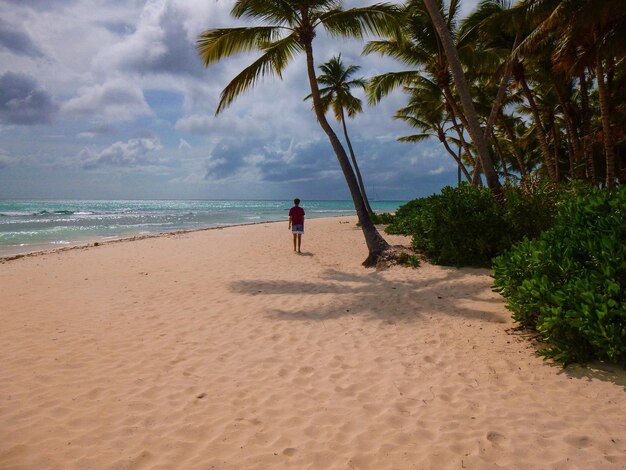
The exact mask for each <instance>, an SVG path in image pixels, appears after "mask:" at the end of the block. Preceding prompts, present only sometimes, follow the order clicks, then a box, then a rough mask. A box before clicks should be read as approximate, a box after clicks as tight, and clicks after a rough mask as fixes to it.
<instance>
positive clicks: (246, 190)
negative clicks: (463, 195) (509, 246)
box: [0, 0, 477, 200]
mask: <svg viewBox="0 0 626 470" xmlns="http://www.w3.org/2000/svg"><path fill="white" fill-rule="evenodd" d="M371 3H374V2H373V1H367V0H362V1H356V0H347V1H345V2H344V5H345V7H346V8H349V7H354V6H363V5H366V4H371ZM476 3H477V0H461V11H462V13H463V14H467V13H469V12H470V11H471V9H472V8H474V7H475V6H476ZM232 5H233V1H232V0H0V199H290V198H293V197H295V196H299V197H300V198H302V199H349V197H350V196H349V192H348V189H347V185H346V183H345V180H344V178H343V175H342V173H341V170H340V168H339V164H338V162H337V159H336V157H335V155H334V153H333V151H332V148H331V146H330V144H329V143H328V140H327V138H326V135H325V134H324V133H323V131H322V130H321V128H320V127H319V124H318V123H317V120H316V118H315V115H314V114H313V112H312V110H311V103H310V101H304V100H303V98H304V97H305V96H307V95H308V94H309V93H310V90H309V88H308V81H307V77H306V70H305V66H306V64H305V58H304V56H298V57H296V58H295V60H294V61H293V63H292V64H290V65H289V66H288V67H287V69H286V71H285V72H284V74H283V77H282V80H281V79H279V78H277V77H268V78H265V79H263V80H261V81H260V82H259V83H258V84H257V85H256V86H255V87H254V88H253V89H252V90H249V91H248V92H246V93H245V94H244V95H242V96H240V97H239V98H238V99H237V100H236V101H235V102H234V103H233V104H232V105H231V106H230V107H229V108H227V109H226V110H225V111H223V112H222V113H221V114H220V115H218V116H215V109H216V106H217V103H218V100H219V94H220V92H221V90H222V89H223V88H224V87H225V86H226V85H227V84H228V82H229V81H230V80H231V79H232V78H233V77H234V76H235V75H236V74H237V73H238V72H239V71H241V70H242V69H243V68H244V67H246V66H247V65H249V64H250V63H251V62H252V61H253V60H254V58H255V56H254V55H244V56H237V57H233V58H229V59H225V60H223V61H221V62H220V63H218V64H214V65H211V66H209V68H205V67H204V66H203V65H202V63H201V61H200V59H199V57H198V55H197V53H196V49H195V44H196V40H197V38H198V36H199V35H200V34H201V33H202V32H203V31H206V30H208V29H213V28H223V27H233V26H242V25H246V24H245V23H244V22H242V21H241V20H237V19H233V18H232V17H231V16H230V10H231V8H232ZM363 44H364V43H363V42H359V41H351V40H340V41H338V40H337V39H333V38H329V37H327V36H325V35H324V34H323V32H320V33H319V34H318V36H317V37H316V38H315V41H314V44H313V47H314V53H315V60H316V66H319V65H320V64H322V63H323V62H325V61H327V60H328V59H330V58H331V57H332V56H334V55H337V54H341V56H342V58H343V60H344V63H346V64H354V65H358V66H360V67H361V69H360V70H359V73H358V76H362V77H365V78H367V77H371V76H374V75H376V74H379V73H384V72H388V71H393V70H402V69H403V67H402V66H401V65H400V64H398V63H396V62H394V61H393V60H391V59H383V58H381V57H380V56H376V55H369V56H363V55H361V51H362V48H363ZM354 94H355V95H356V96H359V97H360V98H362V99H363V101H364V112H363V113H361V114H359V115H357V116H356V117H355V118H354V119H350V120H348V122H347V125H348V132H349V134H350V138H351V141H352V144H353V146H354V149H355V153H356V155H357V159H358V161H359V166H360V168H361V171H362V174H363V179H364V180H365V184H366V188H367V191H368V192H369V196H370V198H372V199H380V200H409V199H412V198H415V197H419V196H425V195H429V194H432V193H434V192H437V191H438V190H439V189H440V188H441V187H443V186H445V185H448V184H452V185H453V184H455V182H456V164H455V163H454V161H453V160H452V158H450V157H449V156H447V154H445V151H444V150H443V148H442V147H441V145H440V144H439V143H438V142H436V141H426V142H422V143H419V144H415V143H402V142H398V141H397V138H398V137H400V136H403V135H409V134H411V133H413V131H412V129H411V128H410V127H408V126H407V125H406V124H405V123H403V122H401V121H397V120H394V119H393V114H394V112H395V110H396V109H398V108H400V107H401V106H403V104H404V98H403V96H402V95H401V93H399V92H397V93H394V94H392V95H391V96H389V97H387V98H385V99H383V101H382V102H381V103H380V104H378V105H376V106H375V107H368V106H366V100H365V97H364V96H363V93H362V92H360V91H358V90H355V91H354ZM329 118H330V122H331V124H332V125H333V127H334V129H335V132H337V133H338V134H339V133H340V132H341V127H340V125H339V123H337V122H336V121H335V120H334V118H332V116H329Z"/></svg>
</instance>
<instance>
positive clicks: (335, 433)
mask: <svg viewBox="0 0 626 470" xmlns="http://www.w3.org/2000/svg"><path fill="white" fill-rule="evenodd" d="M386 238H387V239H388V241H389V242H390V243H392V244H408V239H405V238H403V237H393V236H386ZM302 249H303V253H302V255H297V254H294V253H293V252H292V251H291V250H292V246H291V235H290V233H289V232H288V229H287V223H286V222H284V223H265V224H258V225H250V226H240V227H232V228H223V229H216V230H207V231H197V232H191V233H183V234H172V235H163V236H160V237H152V238H145V239H142V240H135V241H124V242H116V243H110V244H104V245H100V246H91V247H88V248H79V249H72V250H66V251H61V252H53V253H47V254H39V255H35V256H27V257H23V258H19V259H14V260H10V261H4V262H1V263H0V294H1V295H0V321H1V324H2V328H1V329H0V352H1V354H2V366H1V367H0V399H1V401H0V468H2V469H57V468H58V469H126V468H129V469H172V468H181V469H282V468H290V469H413V468H414V469H448V468H449V469H462V468H467V469H483V468H486V469H491V468H519V469H623V468H626V371H624V370H623V369H620V368H617V367H611V366H606V365H599V364H594V365H591V366H589V367H584V368H583V367H580V366H573V367H570V368H567V369H562V368H561V367H560V366H556V365H552V364H550V363H548V362H544V361H543V360H542V359H541V358H539V357H537V356H536V355H535V349H536V346H535V345H534V344H533V342H532V341H531V340H530V339H529V338H528V337H527V336H526V335H524V334H523V333H521V332H518V331H515V330H514V327H515V325H514V324H513V322H512V321H511V319H510V314H509V312H508V311H507V310H506V309H505V307H504V303H503V301H502V299H501V298H500V297H499V295H497V294H495V293H493V292H492V291H491V289H490V285H491V278H490V272H489V271H487V270H475V269H461V270H459V269H453V268H444V267H438V266H432V265H429V264H426V263H424V264H423V265H422V267H421V268H419V269H417V270H414V269H410V268H404V267H398V266H395V267H391V268H389V269H384V270H375V269H366V268H363V267H362V266H361V264H360V263H361V262H362V261H363V260H364V259H365V257H366V255H367V250H366V247H365V243H364V240H363V237H362V234H361V231H360V229H358V228H357V227H356V226H355V218H354V217H341V218H328V219H316V220H309V221H307V224H306V233H305V235H304V236H303V246H302Z"/></svg>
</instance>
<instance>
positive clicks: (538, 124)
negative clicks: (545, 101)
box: [519, 73, 557, 183]
mask: <svg viewBox="0 0 626 470" xmlns="http://www.w3.org/2000/svg"><path fill="white" fill-rule="evenodd" d="M519 83H520V85H521V86H522V91H523V92H524V96H525V97H526V100H527V101H528V106H530V111H531V113H532V115H533V119H534V120H535V129H536V130H537V138H538V139H539V146H540V147H541V155H542V156H543V164H544V165H545V166H546V170H548V176H549V177H550V180H551V181H552V182H554V183H556V182H557V176H556V172H555V168H554V165H553V164H552V156H551V155H550V146H549V145H548V137H547V136H546V132H545V131H544V128H543V124H542V119H541V115H540V114H539V108H537V103H535V98H534V97H533V94H532V92H531V91H530V87H529V86H528V83H526V78H525V77H524V74H523V73H521V74H520V76H519Z"/></svg>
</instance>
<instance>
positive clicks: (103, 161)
mask: <svg viewBox="0 0 626 470" xmlns="http://www.w3.org/2000/svg"><path fill="white" fill-rule="evenodd" d="M162 148H163V146H162V145H161V142H160V140H159V138H158V137H146V138H135V139H130V140H128V141H126V142H115V143H114V144H113V145H111V146H109V147H107V148H105V149H104V150H102V151H101V152H94V151H92V150H90V149H88V148H85V149H83V150H82V151H81V152H80V153H79V155H78V157H79V159H81V160H83V164H82V167H83V168H84V169H87V170H92V169H95V168H99V167H116V168H131V167H137V166H146V165H155V164H157V163H158V160H157V157H156V156H155V153H156V152H157V151H158V150H161V149H162Z"/></svg>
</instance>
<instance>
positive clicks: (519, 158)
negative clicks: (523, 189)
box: [498, 110, 527, 181]
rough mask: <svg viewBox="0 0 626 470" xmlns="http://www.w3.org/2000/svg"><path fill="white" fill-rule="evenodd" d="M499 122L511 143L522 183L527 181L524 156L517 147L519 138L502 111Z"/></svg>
mask: <svg viewBox="0 0 626 470" xmlns="http://www.w3.org/2000/svg"><path fill="white" fill-rule="evenodd" d="M498 120H499V121H500V124H501V125H502V128H503V129H504V132H505V133H506V136H507V138H508V139H509V141H510V142H511V149H512V151H513V156H514V157H515V161H516V162H517V166H518V167H519V172H520V176H521V178H522V181H525V180H526V174H527V172H526V165H524V159H523V158H522V155H521V154H520V153H519V148H518V145H517V137H515V133H514V132H513V129H511V126H509V123H508V122H506V118H505V117H504V114H503V113H502V110H500V112H499V115H498Z"/></svg>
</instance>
